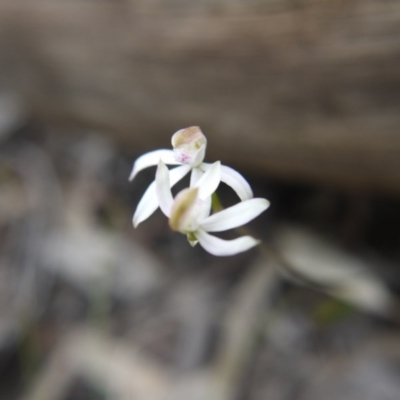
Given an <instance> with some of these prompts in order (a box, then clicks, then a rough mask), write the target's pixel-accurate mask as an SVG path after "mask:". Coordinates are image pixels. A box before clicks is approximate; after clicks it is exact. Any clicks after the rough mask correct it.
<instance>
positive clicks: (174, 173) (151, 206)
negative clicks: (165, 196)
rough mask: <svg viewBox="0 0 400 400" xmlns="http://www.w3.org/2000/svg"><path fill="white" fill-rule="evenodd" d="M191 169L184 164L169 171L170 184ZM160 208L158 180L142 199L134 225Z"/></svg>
mask: <svg viewBox="0 0 400 400" xmlns="http://www.w3.org/2000/svg"><path fill="white" fill-rule="evenodd" d="M189 170H190V166H188V165H182V166H180V167H177V168H174V169H172V170H171V171H169V181H170V182H169V183H170V186H171V187H172V186H174V185H175V184H176V183H177V182H179V181H180V180H181V179H182V178H183V177H184V176H185V175H186V174H187V173H188V172H189ZM157 208H158V199H157V191H156V182H155V181H154V182H152V183H151V185H150V186H149V187H148V188H147V190H146V192H145V193H144V195H143V197H142V198H141V199H140V202H139V204H138V206H137V207H136V211H135V214H134V216H133V226H134V227H135V228H136V227H137V226H138V225H139V224H140V223H141V222H143V221H144V220H146V219H147V218H149V217H150V215H151V214H153V213H154V211H156V210H157Z"/></svg>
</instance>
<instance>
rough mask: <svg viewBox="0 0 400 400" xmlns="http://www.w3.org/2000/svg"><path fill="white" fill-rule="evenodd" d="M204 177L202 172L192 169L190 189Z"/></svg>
mask: <svg viewBox="0 0 400 400" xmlns="http://www.w3.org/2000/svg"><path fill="white" fill-rule="evenodd" d="M203 175H204V172H203V171H202V170H201V169H199V168H193V169H192V173H191V175H190V187H194V186H195V185H196V183H197V182H198V181H199V179H200V178H201V177H202V176H203Z"/></svg>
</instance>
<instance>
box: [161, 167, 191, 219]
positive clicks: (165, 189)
mask: <svg viewBox="0 0 400 400" xmlns="http://www.w3.org/2000/svg"><path fill="white" fill-rule="evenodd" d="M190 169H191V167H190V165H182V166H180V167H177V168H175V169H173V170H172V171H171V172H170V171H169V170H168V168H167V166H166V165H165V164H164V163H163V162H162V160H160V161H159V163H158V168H157V171H156V192H157V199H158V204H159V205H160V208H161V211H162V212H163V213H164V214H165V215H166V216H167V217H168V218H169V217H170V214H171V209H172V205H173V203H174V198H173V197H172V193H171V187H172V186H173V185H174V184H175V183H176V182H177V181H178V180H180V179H182V178H183V177H184V176H185V175H186V174H187V173H188V172H189V171H190ZM173 173H174V174H173Z"/></svg>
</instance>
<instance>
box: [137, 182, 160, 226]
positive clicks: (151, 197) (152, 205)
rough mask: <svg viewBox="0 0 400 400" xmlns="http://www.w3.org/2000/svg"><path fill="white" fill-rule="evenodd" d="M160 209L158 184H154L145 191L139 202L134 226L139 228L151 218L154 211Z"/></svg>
mask: <svg viewBox="0 0 400 400" xmlns="http://www.w3.org/2000/svg"><path fill="white" fill-rule="evenodd" d="M157 208H158V200H157V193H156V182H155V181H154V182H152V183H151V184H150V186H149V187H148V188H147V190H146V191H145V193H144V195H143V196H142V198H141V199H140V201H139V204H138V205H137V207H136V210H135V214H134V215H133V220H132V222H133V226H134V227H135V228H137V226H138V225H139V224H140V223H141V222H143V221H144V220H146V219H147V218H149V217H150V215H151V214H153V212H154V211H156V210H157Z"/></svg>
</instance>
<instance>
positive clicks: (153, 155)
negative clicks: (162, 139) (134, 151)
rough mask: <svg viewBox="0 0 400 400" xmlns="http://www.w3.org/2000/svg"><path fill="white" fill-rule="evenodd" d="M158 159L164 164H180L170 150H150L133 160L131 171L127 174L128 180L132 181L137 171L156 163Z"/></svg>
mask: <svg viewBox="0 0 400 400" xmlns="http://www.w3.org/2000/svg"><path fill="white" fill-rule="evenodd" d="M160 160H162V161H163V162H164V163H165V164H171V165H179V164H180V162H178V161H176V159H175V154H174V152H173V151H172V150H167V149H161V150H154V151H150V152H149V153H146V154H143V155H142V156H140V157H139V158H138V159H137V160H136V161H135V163H134V164H133V168H132V172H131V174H130V176H129V180H130V181H132V180H133V179H134V178H135V176H136V175H137V173H138V172H140V171H141V170H143V169H145V168H148V167H153V166H155V165H158V162H159V161H160Z"/></svg>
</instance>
